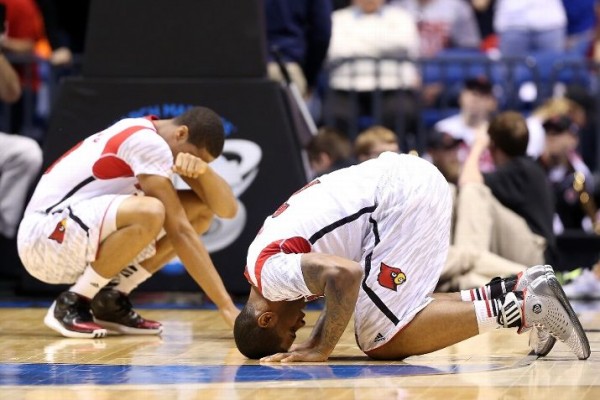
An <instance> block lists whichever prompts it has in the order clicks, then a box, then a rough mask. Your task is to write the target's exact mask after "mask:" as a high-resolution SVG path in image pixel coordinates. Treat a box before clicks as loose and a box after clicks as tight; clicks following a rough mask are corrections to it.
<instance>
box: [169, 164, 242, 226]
mask: <svg viewBox="0 0 600 400" xmlns="http://www.w3.org/2000/svg"><path fill="white" fill-rule="evenodd" d="M173 171H174V172H175V173H177V174H178V175H179V176H181V178H182V179H183V180H184V181H185V183H187V184H188V185H189V187H190V188H192V190H193V191H194V192H195V193H196V195H198V197H200V199H202V201H203V202H204V203H205V204H206V205H207V206H208V207H209V208H210V209H211V210H212V211H213V212H214V213H215V214H216V215H217V216H219V217H221V218H233V217H234V216H235V214H236V213H237V201H236V199H235V196H234V195H233V192H232V190H231V187H230V186H229V184H227V182H226V181H225V180H224V179H223V178H222V177H221V176H219V174H217V173H216V172H215V171H214V170H213V169H212V168H211V167H210V166H209V165H208V163H206V162H205V161H204V160H202V159H201V158H199V157H196V156H194V155H192V154H189V153H179V154H178V155H177V157H176V158H175V163H174V164H173Z"/></svg>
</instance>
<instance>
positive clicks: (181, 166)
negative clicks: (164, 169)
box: [173, 153, 208, 178]
mask: <svg viewBox="0 0 600 400" xmlns="http://www.w3.org/2000/svg"><path fill="white" fill-rule="evenodd" d="M207 168H208V164H207V163H206V162H204V161H203V160H202V159H201V158H199V157H196V156H194V155H192V154H190V153H179V154H177V157H176V158H175V163H174V164H173V172H175V173H176V174H178V175H180V176H185V177H187V178H197V177H199V176H200V175H202V174H203V173H205V172H206V169H207Z"/></svg>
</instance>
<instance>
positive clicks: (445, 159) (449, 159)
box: [423, 129, 463, 191]
mask: <svg viewBox="0 0 600 400" xmlns="http://www.w3.org/2000/svg"><path fill="white" fill-rule="evenodd" d="M462 144H463V140H462V139H458V138H455V137H454V136H452V135H450V134H448V133H446V132H441V131H438V130H436V129H434V130H433V131H432V132H431V134H430V135H429V138H428V140H427V151H426V153H425V154H424V155H423V158H425V159H427V160H429V161H430V162H431V163H433V165H435V166H436V167H437V168H438V169H439V170H440V172H441V173H442V175H444V177H445V178H446V180H447V181H448V182H449V183H451V184H452V185H454V186H456V185H457V184H458V177H459V176H460V171H461V167H462V162H461V157H460V156H459V152H460V148H461V146H462ZM454 191H456V189H454Z"/></svg>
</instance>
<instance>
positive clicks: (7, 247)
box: [0, 53, 42, 278]
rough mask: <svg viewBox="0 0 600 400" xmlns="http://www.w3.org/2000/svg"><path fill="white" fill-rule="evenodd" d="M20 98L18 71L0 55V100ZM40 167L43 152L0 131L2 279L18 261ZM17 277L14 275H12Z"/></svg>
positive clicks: (24, 139)
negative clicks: (22, 230)
mask: <svg viewBox="0 0 600 400" xmlns="http://www.w3.org/2000/svg"><path fill="white" fill-rule="evenodd" d="M20 97H21V85H20V83H19V76H18V74H17V71H16V70H15V69H14V68H13V66H12V65H11V64H10V62H9V61H8V60H7V59H6V57H5V56H4V55H3V54H1V53H0V101H2V102H5V103H10V104H13V103H14V102H16V101H18V100H19V98H20ZM41 166H42V150H41V148H40V146H39V145H38V143H37V142H36V141H35V140H33V139H30V138H28V137H25V136H20V135H11V134H8V133H3V132H0V254H2V257H3V260H4V261H5V264H4V268H2V269H0V276H2V278H4V277H8V276H11V277H12V275H13V274H10V273H9V272H10V271H8V267H9V266H10V265H11V264H12V263H13V261H14V263H16V262H17V260H18V255H17V245H16V239H15V236H16V233H17V228H18V226H19V222H20V221H21V218H22V216H23V210H24V208H25V203H26V200H27V195H28V194H29V189H30V188H31V185H32V183H33V181H34V180H35V179H36V178H37V177H38V174H39V172H40V168H41ZM14 275H16V274H14Z"/></svg>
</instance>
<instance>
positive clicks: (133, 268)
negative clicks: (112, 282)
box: [112, 264, 152, 294]
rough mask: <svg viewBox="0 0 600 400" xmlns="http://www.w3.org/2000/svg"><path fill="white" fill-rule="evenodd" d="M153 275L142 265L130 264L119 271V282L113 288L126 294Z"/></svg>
mask: <svg viewBox="0 0 600 400" xmlns="http://www.w3.org/2000/svg"><path fill="white" fill-rule="evenodd" d="M151 276H152V274H151V273H150V272H148V271H147V270H146V269H144V267H142V266H141V265H139V264H138V265H130V266H128V267H126V268H125V269H123V271H121V272H119V276H118V277H119V283H118V284H117V285H116V286H114V287H113V288H112V289H114V290H118V291H119V292H121V293H124V294H129V293H131V291H132V290H133V289H135V288H136V287H138V286H139V285H140V284H141V283H142V282H144V281H145V280H146V279H148V278H150V277H151Z"/></svg>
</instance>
